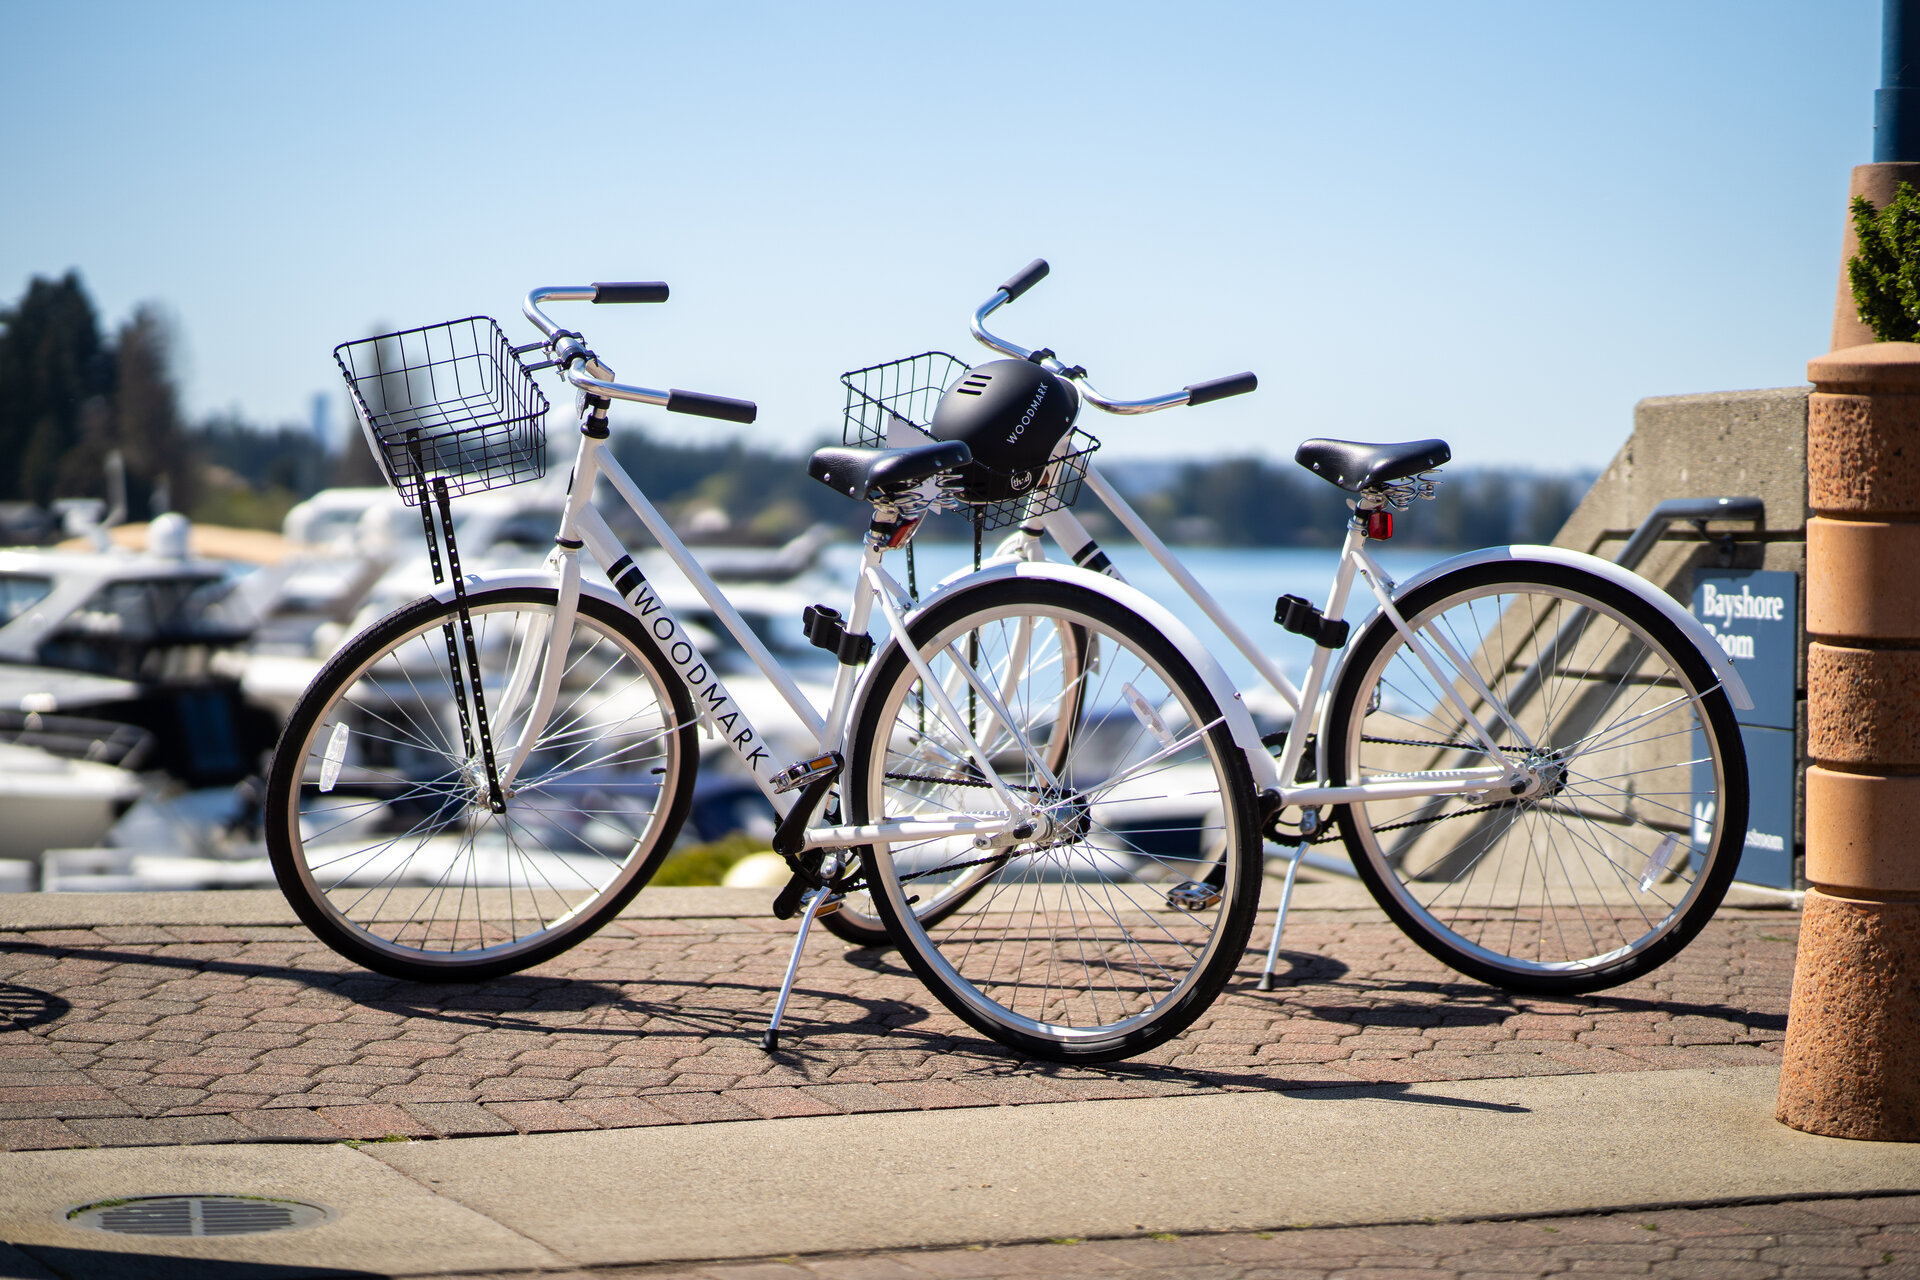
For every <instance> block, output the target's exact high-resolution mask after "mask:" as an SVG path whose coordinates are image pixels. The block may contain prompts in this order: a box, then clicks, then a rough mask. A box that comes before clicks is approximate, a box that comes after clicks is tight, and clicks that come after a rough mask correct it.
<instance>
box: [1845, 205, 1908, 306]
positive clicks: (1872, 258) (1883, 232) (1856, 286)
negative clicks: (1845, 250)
mask: <svg viewBox="0 0 1920 1280" xmlns="http://www.w3.org/2000/svg"><path fill="white" fill-rule="evenodd" d="M1853 230H1854V237H1855V238H1856V239H1857V240H1858V241H1859V242H1860V251H1859V252H1858V253H1856V254H1855V255H1854V256H1853V258H1852V259H1851V260H1850V261H1848V263H1847V279H1848V280H1849V281H1850V282H1851V283H1852V285H1853V303H1854V306H1855V307H1856V308H1858V309H1859V313H1860V320H1861V323H1863V324H1865V325H1866V326H1867V327H1868V328H1869V329H1872V330H1873V336H1874V337H1876V338H1878V339H1880V341H1882V342H1912V341H1914V340H1915V339H1916V338H1920V192H1916V191H1915V190H1914V188H1913V184H1912V183H1910V182H1903V183H1901V184H1900V186H1899V188H1898V189H1897V190H1896V191H1895V192H1894V194H1893V199H1892V200H1890V201H1888V202H1887V207H1886V208H1884V209H1881V210H1878V211H1876V210H1875V209H1874V207H1873V206H1872V205H1871V204H1870V203H1868V202H1867V199H1866V197H1865V196H1855V197H1854V198H1853Z"/></svg>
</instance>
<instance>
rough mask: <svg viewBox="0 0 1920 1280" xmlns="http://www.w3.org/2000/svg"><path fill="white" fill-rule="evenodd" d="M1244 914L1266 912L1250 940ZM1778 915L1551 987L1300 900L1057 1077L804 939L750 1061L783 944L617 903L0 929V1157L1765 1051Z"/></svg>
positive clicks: (892, 969)
mask: <svg viewBox="0 0 1920 1280" xmlns="http://www.w3.org/2000/svg"><path fill="white" fill-rule="evenodd" d="M1270 926H1271V914H1270V913H1269V914H1266V915H1263V916H1262V920H1261V923H1260V924H1259V925H1258V926H1256V932H1255V935H1254V936H1255V939H1256V941H1264V939H1265V937H1266V930H1267V928H1269V927H1270ZM1798 932H1799V918H1798V916H1797V915H1794V914H1790V913H1786V912H1768V911H1736V910H1723V911H1722V912H1721V913H1720V915H1719V916H1718V917H1717V918H1716V919H1715V920H1714V921H1713V923H1712V924H1710V925H1709V926H1708V928H1707V930H1706V931H1705V932H1704V933H1703V934H1702V935H1701V937H1700V938H1699V939H1698V940H1696V941H1695V942H1694V943H1693V945H1692V946H1691V947H1689V948H1688V949H1687V950H1686V951H1685V952H1683V953H1682V954H1681V956H1680V957H1679V958H1678V959H1677V960H1675V961H1674V962H1672V963H1670V964H1669V965H1667V966H1666V967H1665V968H1664V969H1662V970H1660V971H1659V972H1657V973H1656V974H1654V975H1652V976H1651V977H1649V978H1645V979H1642V980H1640V981H1638V982H1635V983H1632V984H1629V985H1627V986H1624V987H1619V988H1616V989H1614V990H1612V991H1607V992H1602V993H1599V994H1597V995H1594V996H1590V997H1583V998H1580V999H1575V1000H1565V1001H1551V1000H1537V999H1529V998H1525V997H1513V996H1508V995H1506V994H1504V993H1502V992H1499V991H1496V990H1494V989H1492V988H1490V987H1486V986H1482V985H1480V984H1479V983H1476V982H1472V981H1470V980H1467V979H1464V978H1461V977H1459V976H1458V975H1456V974H1454V973H1452V972H1451V971H1450V970H1448V969H1446V968H1444V967H1442V966H1441V965H1439V964H1438V963H1436V962H1434V961H1432V960H1430V959H1429V958H1428V957H1427V956H1426V955H1425V953H1423V952H1421V951H1420V950H1419V949H1418V948H1416V947H1414V946H1413V945H1412V944H1411V943H1410V942H1408V941H1407V939H1406V938H1405V937H1404V936H1402V935H1401V934H1400V933H1399V932H1398V931H1397V930H1396V929H1394V928H1393V927H1392V926H1391V925H1390V924H1388V923H1387V922H1386V921H1385V919H1384V917H1382V916H1381V915H1379V914H1378V913H1377V912H1374V911H1317V912H1301V913H1297V914H1296V915H1295V917H1294V918H1293V919H1292V920H1291V921H1290V922H1289V924H1288V934H1287V942H1288V947H1287V949H1286V959H1287V961H1289V962H1290V966H1291V967H1290V968H1287V969H1283V973H1282V977H1283V980H1284V986H1283V987H1282V989H1280V990H1278V991H1275V992H1273V993H1270V994H1261V993H1259V992H1257V991H1255V990H1254V989H1253V988H1254V978H1255V976H1256V974H1257V966H1258V962H1259V957H1258V956H1257V955H1256V954H1254V953H1251V952H1250V953H1249V954H1248V956H1247V960H1246V963H1245V964H1244V965H1243V967H1242V970H1241V973H1240V974H1239V975H1238V977H1237V978H1236V979H1235V981H1234V983H1233V985H1232V986H1231V987H1230V988H1229V991H1228V993H1227V994H1226V995H1225V996H1223V997H1222V998H1221V999H1220V1000H1219V1001H1218V1002H1217V1003H1216V1004H1215V1005H1214V1007H1213V1009H1212V1010H1210V1011H1209V1012H1208V1013H1207V1014H1206V1015H1205V1016H1203V1017H1202V1018H1201V1019H1200V1021H1199V1022H1198V1023H1196V1024H1195V1026H1194V1027H1193V1028H1192V1029H1191V1030H1189V1031H1188V1032H1187V1033H1186V1034H1185V1035H1183V1036H1181V1037H1179V1038H1178V1039H1176V1040H1174V1041H1172V1042H1171V1043H1169V1044H1167V1045H1164V1046H1162V1047H1161V1048H1159V1049H1158V1050H1155V1051H1154V1052H1152V1053H1150V1054H1147V1055H1145V1056H1144V1057H1142V1058H1137V1059H1135V1060H1133V1061H1132V1062H1129V1063H1121V1064H1117V1065H1115V1066H1112V1067H1107V1068H1071V1069H1070V1068H1063V1067H1058V1066H1055V1065H1052V1064H1047V1063H1041V1062H1033V1061H1027V1060H1022V1059H1020V1058H1018V1057H1016V1056H1015V1055H1013V1054H1011V1053H1009V1052H1008V1051H1006V1050H1004V1049H1002V1048H1000V1047H999V1046H998V1045H996V1044H994V1043H992V1042H990V1041H986V1040H983V1039H982V1038H980V1037H979V1036H977V1035H975V1034H974V1033H973V1032H972V1031H971V1030H969V1029H968V1028H966V1027H965V1026H964V1025H963V1024H961V1023H960V1022H959V1021H958V1020H956V1019H954V1018H952V1017H951V1016H949V1015H948V1014H947V1013H946V1011H945V1010H944V1009H943V1008H941V1007H940V1005H939V1004H938V1003H937V1002H936V1001H934V1000H933V999H932V998H931V997H930V996H929V995H928V994H927V992H926V991H925V989H924V988H922V987H921V986H920V984H919V983H918V981H917V980H915V979H914V977H913V976H912V974H911V973H910V972H908V971H907V969H906V968H905V966H904V965H903V964H901V963H900V962H899V961H898V959H897V957H895V956H893V955H892V954H890V953H887V952H879V951H867V950H849V949H847V948H846V947H845V946H844V944H842V943H840V942H839V941H838V940H837V939H834V938H832V937H831V936H829V935H826V934H825V933H824V931H820V932H819V933H818V935H817V937H818V940H817V941H814V942H810V944H809V947H808V953H807V955H806V957H805V959H804V961H803V967H802V972H801V975H800V981H799V988H798V992H797V994H796V997H795V1000H794V1002H793V1005H792V1007H791V1010H790V1013H789V1022H788V1029H787V1031H786V1033H785V1038H784V1039H783V1041H782V1045H781V1050H780V1052H779V1054H778V1055H777V1056H775V1057H771V1058H770V1057H768V1056H767V1055H765V1054H763V1053H761V1052H760V1050H759V1048H758V1047H757V1045H756V1040H757V1037H758V1035H759V1032H760V1028H761V1026H762V1025H763V1023H764V1019H765V1017H766V1014H767V1011H768V1010H769V1008H770V1007H771V1005H772V998H773V992H774V989H775V987H776V986H777V984H778V981H779V976H780V972H781V968H782V966H783V965H784V963H785V958H786V954H787V948H788V946H789V945H790V940H791V937H792V934H791V930H790V927H789V926H787V925H784V924H780V923H777V922H775V921H772V920H751V919H692V920H644V919H636V920H623V921H620V922H618V923H616V924H615V925H613V926H610V927H609V928H607V929H606V930H604V931H602V932H601V933H600V934H599V935H598V936H596V937H594V938H593V939H590V940H589V941H587V942H586V943H583V944H582V945H580V946H579V947H577V948H575V949H574V950H573V951H571V952H569V953H567V954H566V955H563V956H561V957H559V958H557V959H555V960H553V961H551V962H549V963H547V964H545V965H542V966H540V967H538V968H536V969H533V970H530V971H528V972H526V973H523V974H518V975H514V976H511V977H507V978H502V979H498V980H495V981H493V982H489V983H486V984H483V985H463V986H428V985H422V984H416V983H407V982H399V981H394V980H391V979H388V978H384V977H381V976H379V975H376V974H372V973H368V972H367V971H365V970H362V969H359V968H357V967H355V966H353V965H350V964H348V963H347V962H345V961H343V960H341V959H340V958H339V957H337V956H336V955H334V954H333V953H332V952H331V951H329V950H327V949H326V948H325V947H324V946H322V945H321V944H319V943H318V942H316V941H315V940H314V939H313V937H312V936H311V935H309V934H308V933H307V932H306V931H305V930H304V929H299V928H274V927H258V928H224V927H160V926H122V927H100V928H94V929H86V930H28V931H15V932H4V931H0V1149H12V1150H30V1149H39V1148H55V1147H73V1146H125V1145H152V1144H170V1143H201V1142H226V1141H256V1140H261V1139H273V1140H287V1141H322V1142H325V1141H338V1140H339V1139H341V1138H343V1137H353V1138H370V1137H380V1136H385V1135H388V1134H404V1135H408V1136H412V1137H423V1138H424V1137H436V1136H460V1135H469V1134H488V1133H508V1132H515V1131H518V1132H549V1131H555V1130H577V1129H592V1128H624V1127H631V1126H637V1125H652V1124H674V1123H697V1122H701V1121H708V1120H738V1119H752V1118H755V1117H762V1116H805V1115H823V1114H830V1113H852V1112H864V1111H886V1110H901V1109H912V1108H936V1107H965V1106H989V1105H996V1104H1016V1103H1037V1102H1057V1101H1068V1100H1074V1099H1086V1098H1124V1097H1143V1096H1149V1095H1163V1094H1173V1093H1195V1092H1209V1091H1217V1090H1249V1089H1276V1088H1302V1087H1312V1086H1316V1085H1352V1084H1354V1083H1356V1082H1369V1083H1379V1082H1406V1083H1412V1082H1422V1081H1444V1080H1459V1079H1468V1078H1496V1077H1514V1076H1522V1075H1542V1074H1575V1073H1581V1072H1594V1071H1643V1070H1650V1069H1659V1068H1675V1067H1706V1066H1718V1065H1724V1064H1728V1063H1773V1062H1777V1061H1778V1054H1779V1048H1780V1041H1781V1038H1782V1035H1783V1033H1784V1030H1785V1027H1786V1012H1787V997H1788V990H1789V987H1790V984H1791V979H1792V971H1793V952H1794V942H1795V938H1796V937H1797V935H1798ZM1307 1273H1308V1274H1318V1273H1317V1272H1311V1270H1310V1269H1309V1272H1307ZM876 1274H877V1273H876ZM902 1274H905V1273H902ZM1247 1274H1253V1273H1252V1272H1248V1273H1247ZM1743 1274H1744V1273H1743ZM1754 1274H1760V1273H1759V1272H1755V1273H1754ZM1769 1274H1770V1273H1769Z"/></svg>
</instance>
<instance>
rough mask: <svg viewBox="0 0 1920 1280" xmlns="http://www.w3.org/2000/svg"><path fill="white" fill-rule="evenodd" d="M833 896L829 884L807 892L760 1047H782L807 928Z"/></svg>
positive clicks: (810, 926)
mask: <svg viewBox="0 0 1920 1280" xmlns="http://www.w3.org/2000/svg"><path fill="white" fill-rule="evenodd" d="M831 897H833V890H832V888H830V887H829V886H827V885H821V886H820V887H819V888H818V889H815V890H813V891H812V892H811V893H809V894H807V906H806V910H804V911H802V912H801V913H800V932H799V933H797V934H795V935H794V939H793V954H792V955H791V956H789V957H788V958H787V976H786V977H784V978H782V979H781V980H780V998H779V999H778V1000H776V1001H774V1002H773V1017H771V1018H769V1019H768V1020H767V1029H766V1030H765V1031H763V1032H761V1033H760V1047H761V1048H762V1049H764V1050H766V1051H767V1052H768V1053H772V1052H773V1051H774V1050H775V1049H777V1048H779V1047H780V1019H781V1017H782V1016H783V1015H784V1014H785V1013H786V1011H787V997H788V996H790V995H792V994H793V975H794V974H795V973H797V972H799V969H800V952H801V949H802V948H804V947H805V946H806V945H807V930H808V929H810V928H812V927H813V918H814V916H816V915H818V914H819V912H820V908H821V906H822V905H823V904H824V903H825V902H826V901H827V900H828V899H829V898H831Z"/></svg>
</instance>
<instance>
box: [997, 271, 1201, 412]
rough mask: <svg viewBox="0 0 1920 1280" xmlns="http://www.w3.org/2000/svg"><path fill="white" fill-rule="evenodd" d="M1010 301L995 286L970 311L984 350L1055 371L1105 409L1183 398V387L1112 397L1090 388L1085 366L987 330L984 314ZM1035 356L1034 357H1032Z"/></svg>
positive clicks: (1139, 408)
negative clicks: (1127, 397) (1158, 393)
mask: <svg viewBox="0 0 1920 1280" xmlns="http://www.w3.org/2000/svg"><path fill="white" fill-rule="evenodd" d="M1011 301H1012V299H1011V298H1009V297H1008V296H1007V291H1006V290H1005V289H995V290H994V291H993V296H992V297H991V298H988V299H987V300H986V301H985V302H983V303H981V304H980V309H979V310H978V311H975V312H974V313H973V323H972V324H971V325H970V326H969V327H970V328H971V329H972V330H973V336H974V337H975V338H976V339H978V340H979V342H980V345H982V346H984V347H986V348H987V349H988V350H991V351H998V352H999V353H1000V354H1001V355H1003V356H1012V357H1013V358H1014V359H1015V360H1032V361H1033V362H1034V363H1035V364H1037V365H1039V366H1040V367H1041V368H1042V369H1045V370H1046V371H1047V372H1048V373H1056V374H1059V375H1060V376H1061V377H1063V378H1066V379H1068V380H1070V381H1072V382H1073V383H1074V384H1075V385H1076V386H1078V387H1079V389H1080V395H1081V397H1082V398H1084V399H1085V400H1087V401H1088V402H1090V403H1092V404H1096V405H1098V406H1099V407H1100V408H1102V409H1105V410H1106V411H1107V412H1108V413H1121V414H1130V413H1155V412H1158V411H1159V410H1161V409H1171V408H1173V407H1174V406H1175V405H1182V404H1185V403H1186V402H1187V395H1188V393H1187V392H1186V391H1184V390H1182V391H1174V392H1171V393H1169V394H1167V395H1164V396H1153V397H1151V398H1149V399H1146V400H1114V399H1112V398H1110V397H1108V396H1103V395H1101V394H1100V393H1099V392H1098V391H1096V390H1094V388H1093V384H1092V383H1090V382H1088V381H1087V371H1086V370H1085V369H1081V368H1077V367H1074V366H1071V365H1067V364H1065V363H1062V361H1061V360H1060V358H1059V357H1058V356H1055V355H1054V354H1053V352H1051V351H1044V350H1042V351H1029V350H1027V349H1026V348H1025V347H1023V346H1021V345H1020V344H1019V343H1017V342H1009V341H1008V340H1007V339H1005V338H1002V337H1001V336H999V335H998V334H996V333H991V332H989V331H988V329H987V324H986V320H987V317H988V316H990V315H992V314H993V313H994V312H996V311H998V310H999V309H1000V308H1001V307H1004V306H1006V305H1007V303H1009V302H1011ZM1036 356H1037V357H1038V359H1035V357H1036Z"/></svg>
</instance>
